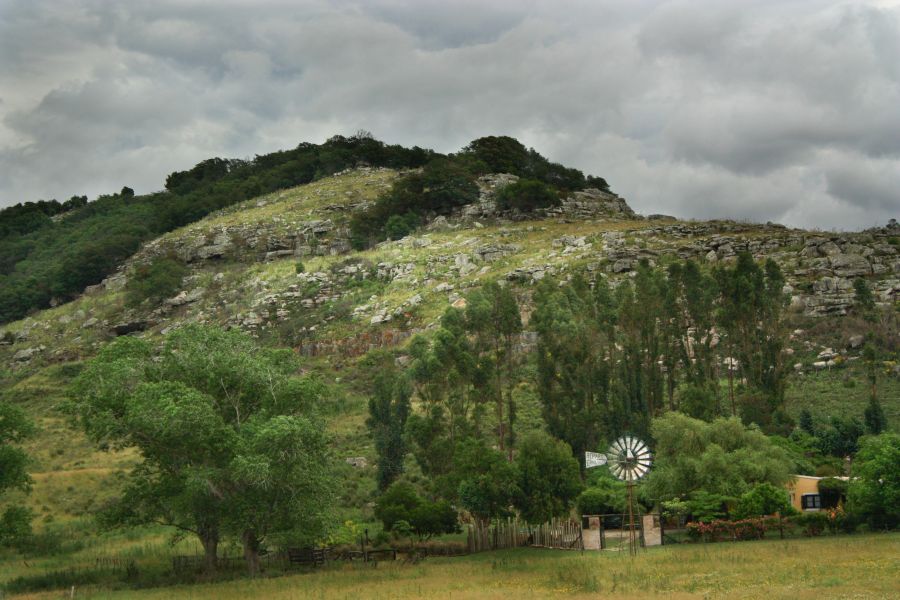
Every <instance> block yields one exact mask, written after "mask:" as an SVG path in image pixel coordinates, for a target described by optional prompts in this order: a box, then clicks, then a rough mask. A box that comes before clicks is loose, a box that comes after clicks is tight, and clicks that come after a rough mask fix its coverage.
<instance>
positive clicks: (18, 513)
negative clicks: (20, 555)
mask: <svg viewBox="0 0 900 600" xmlns="http://www.w3.org/2000/svg"><path fill="white" fill-rule="evenodd" d="M33 432H34V426H33V424H32V423H31V421H29V420H28V419H27V418H26V417H25V414H24V413H23V412H22V411H21V410H20V409H19V408H18V407H16V406H13V405H12V404H10V403H9V402H7V401H6V400H2V399H0V494H2V493H3V492H5V491H7V490H11V489H20V490H25V491H27V490H28V489H29V486H30V484H31V477H29V475H28V470H27V467H28V456H27V455H26V454H25V452H24V451H23V450H22V449H21V448H20V447H18V445H16V444H17V443H18V442H21V441H22V440H24V439H25V438H27V437H28V436H30V435H32V434H33ZM31 518H32V515H31V512H30V511H29V510H28V509H27V508H25V507H22V506H11V507H9V508H7V509H6V510H5V511H4V512H3V514H2V515H0V546H16V545H19V544H21V543H23V542H24V541H25V540H26V539H27V538H28V537H30V535H31Z"/></svg>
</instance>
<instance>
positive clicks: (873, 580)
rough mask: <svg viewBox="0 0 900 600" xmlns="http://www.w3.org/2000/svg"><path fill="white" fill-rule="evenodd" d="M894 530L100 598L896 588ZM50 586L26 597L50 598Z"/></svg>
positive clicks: (515, 556)
mask: <svg viewBox="0 0 900 600" xmlns="http://www.w3.org/2000/svg"><path fill="white" fill-rule="evenodd" d="M898 595H900V534H869V535H856V536H849V537H847V536H845V537H823V538H815V539H802V540H790V541H779V540H772V541H762V542H743V543H721V544H710V545H681V546H667V547H663V548H655V549H650V550H646V551H644V552H641V553H640V555H639V556H638V557H637V558H635V559H631V558H630V557H629V556H628V555H626V554H622V553H612V552H604V553H585V554H584V555H582V554H579V553H576V552H563V551H552V550H536V549H519V550H514V551H504V552H496V553H484V554H480V555H475V556H470V557H464V558H443V559H437V558H429V559H428V560H426V561H425V562H424V563H421V564H419V565H415V566H410V565H402V564H399V563H398V564H388V563H383V564H380V565H379V566H378V567H377V568H374V569H373V568H371V567H359V566H353V567H350V566H339V567H334V568H329V569H325V570H322V571H318V572H315V573H308V574H299V575H293V576H289V577H279V578H273V579H257V580H239V581H232V582H226V583H216V584H208V585H194V586H179V587H170V588H161V589H155V590H140V591H115V592H113V591H103V590H87V589H85V590H81V591H79V592H78V594H77V596H76V597H78V598H94V599H101V598H109V599H126V598H134V599H147V600H150V599H162V598H166V599H168V598H191V599H210V598H215V599H221V600H231V599H237V598H266V599H272V600H290V599H298V600H299V599H306V598H310V599H314V598H315V599H318V598H321V599H357V598H365V599H367V600H368V599H371V600H380V599H384V600H387V599H407V598H433V599H444V598H453V599H460V600H462V599H476V598H477V599H500V598H523V599H528V598H548V597H566V598H623V599H625V598H627V599H638V598H671V599H680V598H728V599H750V598H766V599H768V600H774V599H777V598H791V599H812V598H817V599H818V598H897V597H898ZM58 597H59V593H58V592H57V593H48V594H36V595H31V596H27V598H33V599H35V600H37V599H41V600H44V599H50V598H58Z"/></svg>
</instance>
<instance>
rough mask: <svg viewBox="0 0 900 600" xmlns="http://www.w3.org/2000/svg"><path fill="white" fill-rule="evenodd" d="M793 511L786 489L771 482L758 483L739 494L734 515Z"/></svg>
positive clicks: (742, 515) (789, 513) (783, 513)
mask: <svg viewBox="0 0 900 600" xmlns="http://www.w3.org/2000/svg"><path fill="white" fill-rule="evenodd" d="M794 512H795V511H794V508H793V507H792V506H791V500H790V496H788V493H787V490H785V489H783V488H779V487H776V486H774V485H772V484H771V483H760V484H758V485H756V486H754V487H753V489H752V490H750V491H749V492H747V493H745V494H744V495H742V496H741V499H740V501H739V502H738V506H737V510H735V516H736V517H738V518H740V519H746V518H749V517H764V516H767V515H774V514H780V515H782V516H788V515H791V514H793V513H794Z"/></svg>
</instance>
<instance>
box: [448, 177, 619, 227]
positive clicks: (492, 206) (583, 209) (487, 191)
mask: <svg viewBox="0 0 900 600" xmlns="http://www.w3.org/2000/svg"><path fill="white" fill-rule="evenodd" d="M518 180H519V178H518V177H517V176H516V175H511V174H509V173H491V174H489V175H484V176H482V177H479V178H478V182H477V183H478V189H479V197H478V201H477V202H475V203H473V204H470V205H468V206H464V207H463V208H462V209H461V210H460V211H459V213H458V214H459V216H461V217H463V218H465V219H473V218H491V217H498V216H501V212H500V211H499V210H498V209H497V204H496V202H495V198H496V195H497V192H499V191H500V190H502V189H503V188H504V187H506V186H507V185H509V184H511V183H515V182H517V181H518ZM538 212H539V216H551V217H564V218H569V219H595V218H623V219H633V218H635V216H636V215H635V213H634V211H633V210H631V207H630V206H628V203H627V202H625V199H624V198H620V197H619V196H617V195H615V194H613V193H611V192H604V191H602V190H598V189H596V188H588V189H585V190H581V191H578V192H574V193H572V194H571V195H570V196H569V197H567V198H566V199H564V200H563V201H562V204H561V205H560V206H556V207H553V208H549V209H546V210H543V211H538Z"/></svg>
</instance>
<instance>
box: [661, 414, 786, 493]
mask: <svg viewBox="0 0 900 600" xmlns="http://www.w3.org/2000/svg"><path fill="white" fill-rule="evenodd" d="M652 433H653V439H654V440H655V444H654V448H653V451H654V454H655V459H654V465H653V469H652V470H651V472H650V475H648V477H647V480H646V494H647V496H648V497H650V498H653V499H656V500H670V499H673V498H677V497H681V498H684V497H688V496H690V495H691V494H693V493H695V492H697V491H701V490H702V491H704V492H706V493H708V494H714V495H717V496H720V497H723V498H737V497H740V496H741V495H742V494H744V493H745V492H748V491H749V490H750V489H751V488H752V487H753V486H754V485H756V484H759V483H771V484H772V485H776V486H781V485H783V484H784V483H785V482H786V481H787V480H788V478H789V477H790V467H791V462H790V458H789V456H788V454H787V452H786V451H785V450H783V449H782V448H780V447H778V446H776V445H774V444H773V443H772V442H771V441H770V440H769V438H767V437H766V436H765V435H764V434H763V433H762V432H761V431H759V429H757V428H754V427H745V426H744V425H742V424H741V422H740V421H739V420H738V419H736V418H729V419H724V418H719V419H716V420H714V421H713V422H712V423H706V422H704V421H700V420H698V419H692V418H691V417H688V416H686V415H683V414H681V413H678V412H670V413H666V414H665V415H663V416H661V417H659V418H657V419H654V420H653V424H652Z"/></svg>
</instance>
